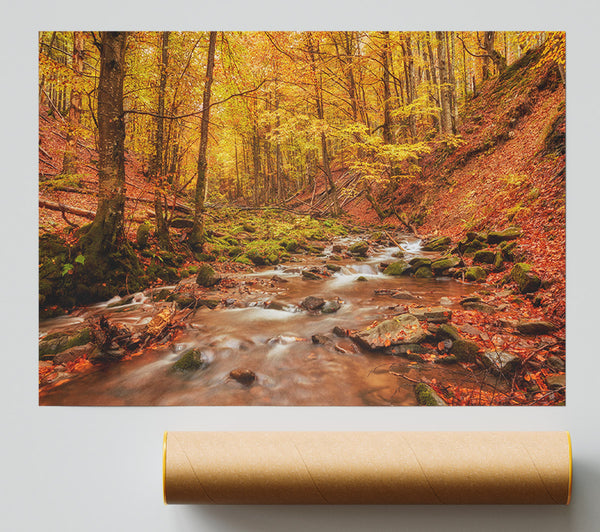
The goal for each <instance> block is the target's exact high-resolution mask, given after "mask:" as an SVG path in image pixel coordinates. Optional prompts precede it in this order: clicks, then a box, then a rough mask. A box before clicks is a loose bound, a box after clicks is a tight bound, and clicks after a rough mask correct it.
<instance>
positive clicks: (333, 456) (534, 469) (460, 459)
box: [163, 432, 572, 504]
mask: <svg viewBox="0 0 600 532" xmlns="http://www.w3.org/2000/svg"><path fill="white" fill-rule="evenodd" d="M571 471H572V469H571V442H570V437H569V434H568V433H567V432H168V433H165V439H164V452H163V485H164V496H165V503H168V504H172V503H175V504H568V503H569V500H570V494H571Z"/></svg>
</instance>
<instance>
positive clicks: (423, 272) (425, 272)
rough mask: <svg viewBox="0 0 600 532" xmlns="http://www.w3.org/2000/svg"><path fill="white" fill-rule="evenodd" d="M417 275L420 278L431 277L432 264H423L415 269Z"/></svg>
mask: <svg viewBox="0 0 600 532" xmlns="http://www.w3.org/2000/svg"><path fill="white" fill-rule="evenodd" d="M415 277H416V278H418V279H431V278H432V277H433V272H432V271H431V267H430V266H421V267H420V268H418V269H417V270H416V271H415Z"/></svg>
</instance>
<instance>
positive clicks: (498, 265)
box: [494, 250, 504, 271]
mask: <svg viewBox="0 0 600 532" xmlns="http://www.w3.org/2000/svg"><path fill="white" fill-rule="evenodd" d="M503 266H504V256H503V255H502V251H500V250H498V251H496V254H495V255H494V270H496V271H500V270H502V267H503Z"/></svg>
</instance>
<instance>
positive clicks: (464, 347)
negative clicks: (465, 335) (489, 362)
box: [450, 340, 479, 362]
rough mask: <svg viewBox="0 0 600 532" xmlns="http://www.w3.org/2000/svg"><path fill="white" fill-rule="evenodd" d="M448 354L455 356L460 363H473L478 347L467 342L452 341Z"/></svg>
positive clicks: (473, 343)
mask: <svg viewBox="0 0 600 532" xmlns="http://www.w3.org/2000/svg"><path fill="white" fill-rule="evenodd" d="M450 353H452V354H453V355H454V356H456V358H458V360H459V361H460V362H475V360H476V358H477V353H479V346H478V345H477V344H476V343H475V342H471V341H469V340H454V341H453V342H452V347H451V348H450Z"/></svg>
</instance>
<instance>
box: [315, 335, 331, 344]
mask: <svg viewBox="0 0 600 532" xmlns="http://www.w3.org/2000/svg"><path fill="white" fill-rule="evenodd" d="M311 340H312V343H313V344H326V343H327V342H329V338H328V337H327V336H325V335H324V334H313V335H312V336H311Z"/></svg>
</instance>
